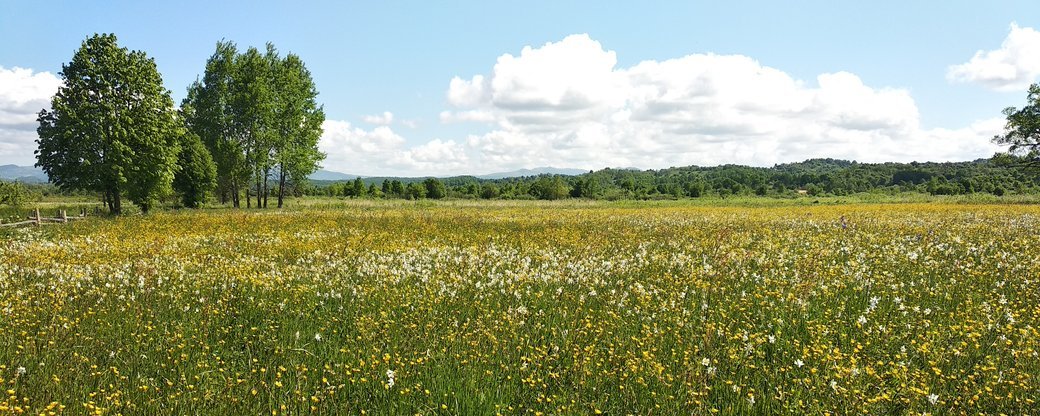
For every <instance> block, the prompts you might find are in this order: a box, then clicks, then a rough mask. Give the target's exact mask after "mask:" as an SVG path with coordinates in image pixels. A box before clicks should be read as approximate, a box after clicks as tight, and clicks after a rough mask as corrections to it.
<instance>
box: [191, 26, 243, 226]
mask: <svg viewBox="0 0 1040 416" xmlns="http://www.w3.org/2000/svg"><path fill="white" fill-rule="evenodd" d="M237 55H238V50H237V48H236V47H235V44H234V43H231V42H219V43H217V48H216V51H214V52H213V55H211V56H210V57H209V59H208V60H207V61H206V71H205V74H204V75H203V78H202V80H201V81H196V82H194V83H193V84H192V85H191V86H190V87H188V96H187V97H186V98H185V99H184V101H183V102H182V103H181V110H182V112H183V114H184V121H185V124H186V125H187V127H188V129H189V130H190V131H191V132H193V133H195V134H197V135H198V136H199V138H200V139H201V140H202V143H204V144H205V145H206V148H207V149H209V151H210V154H211V155H212V157H213V161H214V163H215V164H216V166H217V194H218V195H219V196H220V202H221V203H227V202H228V201H230V202H231V203H232V204H233V205H234V206H235V207H238V206H239V203H240V201H241V199H240V197H239V195H240V194H241V191H242V190H243V188H244V187H245V186H246V184H247V183H248V181H249V166H248V164H247V162H246V160H245V151H244V149H243V146H244V143H243V140H242V139H241V134H239V129H238V127H239V126H238V124H236V123H235V122H234V120H235V117H234V109H233V107H232V105H233V100H232V95H231V93H232V88H233V84H234V83H235V79H236V76H237V68H236V62H235V58H236V56H237Z"/></svg>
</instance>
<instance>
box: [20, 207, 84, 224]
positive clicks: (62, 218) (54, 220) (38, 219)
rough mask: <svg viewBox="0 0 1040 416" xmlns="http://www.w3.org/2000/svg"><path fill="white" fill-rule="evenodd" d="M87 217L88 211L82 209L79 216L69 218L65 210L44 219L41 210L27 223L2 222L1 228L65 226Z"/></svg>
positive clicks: (31, 215) (33, 214) (28, 219)
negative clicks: (46, 225)
mask: <svg viewBox="0 0 1040 416" xmlns="http://www.w3.org/2000/svg"><path fill="white" fill-rule="evenodd" d="M86 217H87V209H86V208H80V210H79V215H78V216H72V217H70V216H68V214H67V213H66V212H65V210H60V211H58V216H56V217H44V216H41V215H40V209H39V208H37V209H34V210H33V212H32V213H31V214H29V216H28V217H27V218H26V220H25V221H18V222H9V223H4V222H3V220H0V227H17V226H20V225H37V226H38V225H45V224H64V223H67V222H69V221H74V220H82V219H84V218H86Z"/></svg>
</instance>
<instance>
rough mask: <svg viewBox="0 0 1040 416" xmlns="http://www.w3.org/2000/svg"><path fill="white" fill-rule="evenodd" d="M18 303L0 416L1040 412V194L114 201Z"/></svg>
mask: <svg viewBox="0 0 1040 416" xmlns="http://www.w3.org/2000/svg"><path fill="white" fill-rule="evenodd" d="M0 309H2V312H3V313H2V315H0V394H2V397H0V413H30V414H54V413H65V414H85V413H95V414H159V415H165V414H196V413H207V414H301V413H312V412H314V413H326V414H467V415H471V414H472V415H484V414H496V413H500V414H531V415H537V414H600V413H603V414H610V415H623V414H643V415H650V414H653V415H672V414H683V415H688V414H749V413H752V414H753V413H759V414H767V413H770V414H771V413H784V414H828V413H830V414H910V413H913V414H920V413H934V414H972V415H973V414H1014V415H1020V414H1038V413H1040V403H1038V402H1040V358H1038V352H1040V331H1038V328H1040V207H1036V206H1009V205H983V206H979V205H943V204H894V205H838V206H827V207H782V208H768V207H762V208H732V207H730V208H726V207H691V206H653V207H641V208H634V207H630V206H618V205H609V204H591V203H590V204H583V203H566V204H548V203H538V204H535V203H524V204H515V205H513V204H497V205H495V204H492V205H475V204H474V205H466V204H455V205H450V204H449V205H408V204H404V203H374V202H373V203H358V204H354V205H349V206H345V207H338V208H335V209H322V208H314V207H312V208H307V209H298V210H289V211H266V212H251V211H231V210H213V211H204V212H184V213H158V214H153V215H149V216H145V217H127V218H120V219H115V220H106V219H97V220H90V221H84V222H81V223H75V224H68V225H63V226H52V227H43V228H24V229H20V230H17V231H11V232H7V233H5V234H3V235H0Z"/></svg>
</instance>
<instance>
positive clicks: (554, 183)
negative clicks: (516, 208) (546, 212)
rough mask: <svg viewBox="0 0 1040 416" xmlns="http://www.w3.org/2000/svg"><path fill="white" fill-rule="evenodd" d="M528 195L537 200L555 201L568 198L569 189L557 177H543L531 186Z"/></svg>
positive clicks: (559, 177)
mask: <svg viewBox="0 0 1040 416" xmlns="http://www.w3.org/2000/svg"><path fill="white" fill-rule="evenodd" d="M529 192H530V194H531V195H532V196H534V197H535V198H538V199H546V200H556V199H563V198H566V197H568V196H570V193H571V187H570V186H569V185H567V183H566V182H564V180H563V177H561V176H558V175H552V176H548V175H543V176H539V177H538V179H536V180H535V181H534V183H532V184H531V188H530V191H529Z"/></svg>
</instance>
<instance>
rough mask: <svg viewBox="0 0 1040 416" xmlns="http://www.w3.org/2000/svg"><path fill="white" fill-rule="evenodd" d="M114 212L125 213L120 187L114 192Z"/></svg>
mask: <svg viewBox="0 0 1040 416" xmlns="http://www.w3.org/2000/svg"><path fill="white" fill-rule="evenodd" d="M112 213H113V214H115V215H123V201H122V199H121V198H120V196H119V190H118V189H116V190H115V191H113V192H112Z"/></svg>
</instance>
